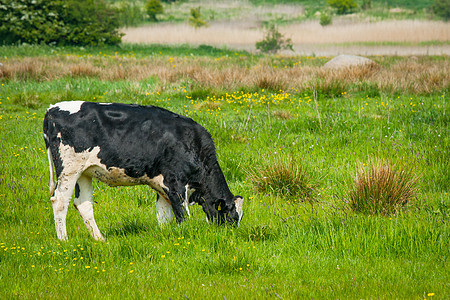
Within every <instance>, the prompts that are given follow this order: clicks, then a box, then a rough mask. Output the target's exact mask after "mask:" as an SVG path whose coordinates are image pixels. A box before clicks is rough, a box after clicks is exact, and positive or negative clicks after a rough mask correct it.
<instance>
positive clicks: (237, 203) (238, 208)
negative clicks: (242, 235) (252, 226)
mask: <svg viewBox="0 0 450 300" xmlns="http://www.w3.org/2000/svg"><path fill="white" fill-rule="evenodd" d="M234 205H235V207H236V212H237V213H238V215H239V221H238V223H237V226H239V223H240V222H241V220H242V216H243V215H244V211H243V209H242V207H243V205H244V199H243V198H241V197H238V198H236V200H234Z"/></svg>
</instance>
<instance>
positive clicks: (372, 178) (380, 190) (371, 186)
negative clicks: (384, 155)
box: [347, 160, 419, 215]
mask: <svg viewBox="0 0 450 300" xmlns="http://www.w3.org/2000/svg"><path fill="white" fill-rule="evenodd" d="M418 181H419V177H418V176H416V175H415V174H414V173H413V171H412V169H408V170H405V169H404V168H400V167H397V166H396V165H391V164H390V163H388V162H386V161H384V160H378V161H370V162H369V163H368V165H367V167H364V166H359V168H358V170H357V172H356V176H355V177H354V178H353V187H352V189H350V190H349V192H348V199H347V201H348V204H349V206H350V208H351V209H352V210H353V211H355V212H359V213H364V214H371V215H377V214H383V215H390V214H395V213H397V212H398V211H399V210H400V209H401V208H403V207H404V206H405V205H406V204H407V203H408V202H409V201H410V200H411V199H412V198H413V197H415V195H416V190H417V186H418Z"/></svg>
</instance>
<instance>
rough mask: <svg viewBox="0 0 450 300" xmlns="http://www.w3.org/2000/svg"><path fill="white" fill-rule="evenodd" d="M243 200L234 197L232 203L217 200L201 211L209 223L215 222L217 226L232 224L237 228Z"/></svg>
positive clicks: (239, 197) (241, 213)
mask: <svg viewBox="0 0 450 300" xmlns="http://www.w3.org/2000/svg"><path fill="white" fill-rule="evenodd" d="M243 203H244V198H242V197H241V196H235V197H234V198H233V199H232V201H226V200H225V199H219V200H218V201H217V202H215V203H212V205H207V207H205V206H204V207H203V210H204V211H205V213H206V214H207V218H208V220H209V221H210V222H217V223H219V224H224V223H228V224H233V225H236V226H239V223H240V222H241V220H242V216H243V214H244V213H243V210H242V206H243Z"/></svg>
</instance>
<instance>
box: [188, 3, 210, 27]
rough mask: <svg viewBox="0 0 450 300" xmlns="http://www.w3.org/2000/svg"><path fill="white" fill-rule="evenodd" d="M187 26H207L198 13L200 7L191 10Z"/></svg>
mask: <svg viewBox="0 0 450 300" xmlns="http://www.w3.org/2000/svg"><path fill="white" fill-rule="evenodd" d="M189 24H190V25H191V26H193V27H195V28H200V27H203V26H208V22H206V21H205V20H203V19H202V14H201V13H200V6H199V7H197V8H191V16H190V17H189Z"/></svg>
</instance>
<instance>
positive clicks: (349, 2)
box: [327, 0, 358, 15]
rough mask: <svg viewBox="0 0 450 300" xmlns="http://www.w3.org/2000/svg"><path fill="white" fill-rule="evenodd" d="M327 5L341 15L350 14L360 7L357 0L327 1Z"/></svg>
mask: <svg viewBox="0 0 450 300" xmlns="http://www.w3.org/2000/svg"><path fill="white" fill-rule="evenodd" d="M327 3H328V5H330V6H331V7H333V8H335V9H336V11H337V13H338V14H339V15H343V14H347V13H350V12H352V11H353V9H355V8H356V7H357V6H358V5H357V4H356V2H355V0H327Z"/></svg>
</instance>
